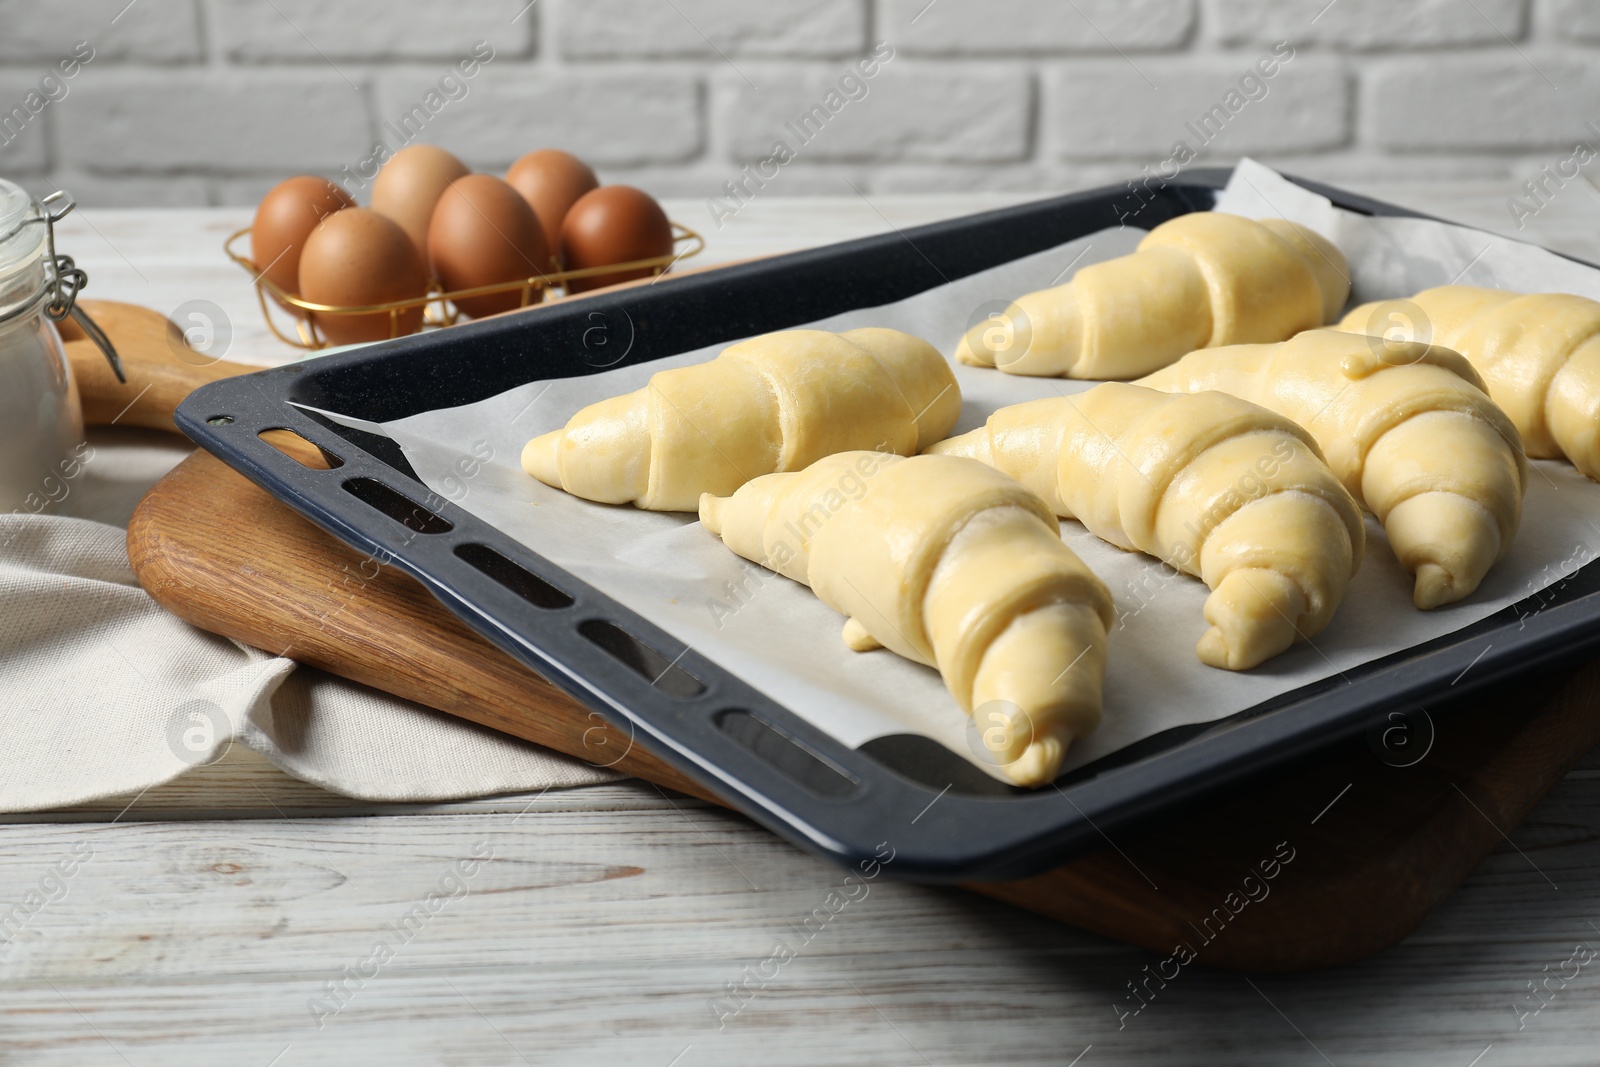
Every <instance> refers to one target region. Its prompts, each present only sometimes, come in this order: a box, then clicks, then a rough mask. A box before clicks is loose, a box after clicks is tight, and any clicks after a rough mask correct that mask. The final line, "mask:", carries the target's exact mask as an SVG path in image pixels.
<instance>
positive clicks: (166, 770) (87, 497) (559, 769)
mask: <svg viewBox="0 0 1600 1067" xmlns="http://www.w3.org/2000/svg"><path fill="white" fill-rule="evenodd" d="M90 445H91V447H92V448H93V452H92V454H91V455H90V458H89V459H88V460H87V462H86V463H85V464H84V468H83V472H82V474H81V475H79V476H78V477H77V478H75V479H73V480H72V481H70V482H68V483H65V484H66V486H67V491H66V495H65V497H64V499H60V500H59V506H54V505H53V506H52V507H51V508H50V509H49V510H48V512H47V513H43V514H10V515H0V752H3V753H4V764H3V765H4V767H5V773H4V774H3V775H0V811H5V812H15V811H31V810H38V809H44V808H53V807H60V806H63V805H68V804H75V803H81V802H84V801H89V800H95V799H100V798H104V797H111V796H120V795H134V794H138V793H139V792H140V791H142V790H145V789H148V788H150V787H152V786H155V785H159V784H161V783H163V782H166V781H169V780H171V779H173V778H176V777H177V776H179V775H181V774H183V773H184V772H185V771H188V770H190V769H191V768H192V767H194V766H197V765H200V764H204V763H209V762H211V761H213V760H215V759H217V758H219V757H220V756H221V755H222V754H223V753H224V752H225V751H226V750H227V747H228V746H229V745H231V744H233V743H235V742H237V743H240V744H243V745H246V746H248V747H250V748H252V749H254V750H256V751H257V752H259V753H261V754H262V755H263V756H265V757H266V758H267V759H269V760H271V761H272V762H273V763H274V764H276V765H277V766H278V767H280V768H282V769H283V770H284V771H286V772H287V773H289V774H291V775H294V776H295V777H297V778H301V779H304V780H305V781H308V782H311V783H313V784H315V785H318V786H321V787H323V788H324V789H329V790H332V791H333V792H336V793H342V794H344V795H346V796H351V797H356V798H359V799H363V800H375V801H429V800H450V799H459V798H463V797H470V796H480V795H486V794H493V793H507V792H519V791H525V790H537V789H542V788H547V787H557V788H559V787H567V786H576V785H588V784H593V783H596V782H604V781H611V780H614V779H615V778H616V777H617V775H616V774H614V773H613V772H610V771H606V770H602V769H599V768H595V767H592V766H590V765H588V764H585V763H583V762H581V761H579V760H576V759H573V758H571V757H568V756H565V755H561V754H559V753H555V752H552V751H549V750H548V749H544V748H541V747H539V746H537V745H533V744H530V743H527V742H523V741H519V740H517V739H515V738H512V737H509V736H506V735H504V734H500V733H497V732H495V731H493V730H488V729H485V728H483V727H479V726H475V725H473V724H471V723H468V722H465V721H462V720H460V719H455V718H452V717H450V716H448V715H444V714H442V713H440V712H436V711H433V710H431V709H428V708H424V707H422V706H421V705H418V704H413V703H410V702H408V701H403V700H398V699H396V698H394V697H391V696H388V695H386V694H384V693H380V692H378V691H376V690H373V689H369V688H367V687H365V686H362V685H358V684H356V683H353V682H347V681H345V680H343V679H340V678H337V677H334V676H332V675H329V674H326V673H324V672H322V671H318V670H314V669H311V668H307V667H301V666H298V665H297V664H295V663H294V662H293V661H292V660H288V659H282V658H279V657H275V656H271V655H268V654H267V653H265V652H261V651H258V650H256V649H253V648H249V647H247V646H244V645H241V644H239V643H237V642H234V641H230V640H227V639H225V638H221V637H217V636H215V635H212V634H209V633H206V632H204V631H202V630H199V629H197V628H195V627H193V626H190V625H189V624H188V623H185V622H183V621H182V620H181V619H179V618H177V617H176V616H174V615H172V614H170V613H169V612H167V611H166V610H165V609H163V608H162V607H160V605H158V604H156V602H155V601H153V600H152V599H150V597H149V595H148V594H146V593H145V592H144V590H142V589H140V588H139V585H138V582H137V581H136V579H135V577H134V574H133V570H132V568H131V567H130V566H129V564H128V557H127V550H126V547H125V538H126V531H125V529H123V526H124V525H125V524H126V522H127V520H128V517H129V515H130V514H131V512H132V509H133V506H134V504H135V503H136V502H137V500H138V498H139V497H140V496H141V495H142V493H143V491H144V489H146V488H148V486H149V485H151V484H154V482H155V480H156V479H157V478H158V477H160V475H161V474H162V473H164V472H165V470H166V469H167V468H168V467H170V466H171V465H172V464H173V463H175V462H176V461H177V460H178V459H181V458H182V457H183V456H184V455H185V454H187V452H188V448H189V446H188V445H187V442H181V441H179V440H178V439H176V438H170V439H167V438H164V436H163V435H159V434H155V433H146V432H141V431H120V430H109V431H92V432H91V435H90ZM55 495H57V496H58V497H59V496H60V492H59V490H57V492H56V494H55ZM197 506H204V503H203V502H197Z"/></svg>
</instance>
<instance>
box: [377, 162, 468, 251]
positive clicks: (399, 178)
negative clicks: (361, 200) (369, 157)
mask: <svg viewBox="0 0 1600 1067" xmlns="http://www.w3.org/2000/svg"><path fill="white" fill-rule="evenodd" d="M470 173H472V172H471V171H469V170H468V169H467V165H466V164H465V163H463V162H461V160H459V159H457V158H456V157H455V156H453V155H451V154H450V153H449V152H446V151H445V150H444V149H442V148H435V147H434V146H433V145H431V144H414V145H412V146H410V147H409V148H402V149H401V150H400V151H398V152H396V153H395V154H394V155H393V156H392V157H391V158H390V159H389V161H388V162H387V163H385V164H384V165H383V169H382V170H380V171H378V177H377V180H375V181H374V182H373V183H372V210H374V211H376V212H378V213H379V214H380V215H387V216H389V217H390V218H391V219H393V220H394V221H396V222H398V223H399V224H400V228H401V229H402V230H404V231H406V235H407V236H408V237H410V238H411V243H412V244H414V245H416V246H417V255H418V256H419V257H420V258H421V259H422V261H423V262H424V263H426V262H427V260H428V220H429V219H431V218H433V208H434V205H436V204H437V203H438V202H439V197H441V196H443V195H444V191H445V189H446V188H448V187H449V185H450V183H451V182H453V181H455V180H456V179H457V178H463V177H466V175H468V174H470Z"/></svg>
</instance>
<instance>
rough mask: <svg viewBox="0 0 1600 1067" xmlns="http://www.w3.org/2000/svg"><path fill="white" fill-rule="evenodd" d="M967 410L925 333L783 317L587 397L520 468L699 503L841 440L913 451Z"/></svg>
mask: <svg viewBox="0 0 1600 1067" xmlns="http://www.w3.org/2000/svg"><path fill="white" fill-rule="evenodd" d="M960 412H961V390H960V388H959V387H958V386H957V385H956V380H955V375H954V374H952V373H951V370H950V365H949V364H948V363H946V362H945V359H944V357H943V356H941V355H940V354H939V353H938V351H937V350H936V349H934V347H933V346H932V345H930V344H928V343H927V342H926V341H923V340H921V339H919V338H916V337H912V336H911V335H910V334H905V333H901V332H899V331H898V330H884V329H863V330H851V331H849V332H848V333H828V332H826V331H823V330H786V331H783V332H781V333H770V334H765V335H763V336H761V337H753V338H751V339H750V340H748V341H741V342H740V343H738V344H736V345H732V346H730V347H729V348H726V349H724V350H723V352H722V353H721V354H720V355H719V356H717V358H716V359H713V360H710V361H708V362H705V363H699V364H696V365H694V366H691V367H680V368H677V369H674V370H664V371H660V372H659V373H657V374H656V375H654V376H653V377H652V378H651V379H650V383H649V384H648V385H646V386H645V387H644V388H643V389H639V390H636V391H634V392H632V393H628V394H626V395H625V396H618V397H613V398H611V399H610V400H602V401H601V402H599V403H598V404H591V405H589V406H588V407H586V408H584V409H583V410H582V411H579V412H578V413H577V414H576V415H574V416H572V418H571V420H570V421H568V423H567V425H566V427H565V428H564V429H560V430H556V431H554V432H553V433H547V434H544V435H543V436H540V437H535V438H534V439H533V440H531V441H529V442H528V444H527V446H526V447H525V448H523V450H522V469H523V470H525V471H527V472H528V473H529V474H531V475H533V476H534V477H535V478H537V479H539V480H540V481H541V482H544V483H545V484H547V485H552V486H555V487H556V488H558V489H565V490H566V491H567V492H569V493H572V494H573V495H575V496H581V497H584V498H586V499H588V500H598V501H601V502H603V503H607V504H626V503H632V504H634V505H636V506H637V507H640V508H644V509H647V510H650V511H693V510H694V509H695V508H696V507H698V506H699V501H700V494H702V493H718V494H723V495H726V494H728V493H731V492H733V491H734V490H735V489H737V488H739V486H741V485H743V484H744V483H745V482H748V481H749V480H750V479H751V478H755V477H758V476H760V475H763V474H771V473H773V472H775V471H793V470H800V469H801V468H803V467H805V466H807V465H808V464H810V463H812V462H813V461H814V460H817V459H820V458H822V457H823V456H826V455H830V454H832V453H834V452H844V451H849V450H851V449H859V448H872V449H879V450H883V451H889V452H894V453H898V454H900V455H913V454H915V453H916V452H918V451H920V450H921V449H923V448H926V447H927V446H928V445H929V444H932V443H933V442H934V441H937V440H939V439H940V438H941V437H943V436H944V435H945V434H947V433H949V432H950V427H951V426H953V425H955V420H956V418H957V416H958V415H959V414H960Z"/></svg>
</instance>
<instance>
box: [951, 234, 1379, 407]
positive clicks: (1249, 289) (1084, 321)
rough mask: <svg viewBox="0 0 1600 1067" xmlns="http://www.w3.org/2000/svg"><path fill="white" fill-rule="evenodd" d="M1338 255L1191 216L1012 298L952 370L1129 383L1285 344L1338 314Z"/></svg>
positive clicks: (1345, 275)
mask: <svg viewBox="0 0 1600 1067" xmlns="http://www.w3.org/2000/svg"><path fill="white" fill-rule="evenodd" d="M1349 295H1350V277H1349V269H1348V267H1347V266H1346V264H1345V259H1344V256H1343V255H1342V254H1341V253H1340V252H1339V250H1338V249H1337V248H1335V247H1334V246H1333V243H1332V242H1330V241H1329V240H1328V239H1327V238H1325V237H1323V236H1321V235H1320V234H1317V233H1315V232H1313V231H1311V230H1308V229H1306V228H1305V227H1303V226H1300V225H1297V224H1296V223H1293V222H1289V221H1288V220H1286V219H1263V220H1261V221H1259V222H1257V221H1254V220H1252V219H1246V218H1241V217H1240V216H1238V215H1225V214H1223V213H1221V212H1215V211H1196V212H1192V213H1190V214H1187V215H1180V216H1178V217H1177V218H1175V219H1172V220H1170V221H1168V222H1164V223H1162V224H1161V225H1160V226H1157V227H1156V228H1155V229H1153V230H1151V231H1150V232H1149V233H1148V234H1146V235H1145V237H1144V239H1143V240H1142V241H1140V242H1139V247H1138V249H1137V250H1136V251H1134V252H1132V253H1130V254H1129V255H1126V256H1120V257H1118V258H1116V259H1111V260H1107V261H1105V262H1103V263H1094V264H1091V265H1090V266H1087V267H1084V268H1083V269H1082V270H1080V271H1078V273H1077V275H1076V276H1075V277H1074V278H1073V279H1072V281H1070V282H1068V283H1067V284H1066V285H1062V286H1058V287H1056V288H1054V289H1044V290H1041V291H1039V292H1036V293H1029V294H1028V295H1026V296H1022V297H1018V298H1017V299H1016V301H1014V302H1013V303H1012V304H1011V306H1010V307H1009V308H1007V309H1006V311H1005V313H1004V314H1001V315H995V316H991V321H988V322H980V323H978V324H977V325H976V326H974V327H972V329H971V330H969V331H968V332H967V335H966V337H964V338H963V339H962V341H961V345H960V347H959V348H958V349H957V350H956V359H958V360H960V361H961V362H962V363H969V364H972V365H974V366H983V367H996V366H998V367H999V368H1000V369H1001V370H1003V371H1005V372H1006V373H1008V374H1028V375H1034V376H1036V377H1048V378H1099V379H1105V378H1137V377H1138V376H1139V375H1141V374H1148V373H1149V372H1151V371H1153V370H1156V369H1158V368H1160V367H1165V366H1166V365H1167V364H1169V363H1171V362H1173V361H1174V360H1176V359H1178V358H1179V357H1180V356H1182V355H1183V354H1184V353H1186V352H1192V351H1194V350H1195V349H1197V348H1215V347H1217V346H1219V345H1235V344H1244V343H1247V342H1257V341H1282V340H1284V339H1286V338H1289V337H1293V336H1294V335H1295V334H1297V333H1299V332H1300V331H1301V330H1309V329H1312V328H1313V327H1317V326H1321V325H1322V324H1323V323H1325V322H1328V321H1330V320H1331V319H1333V317H1334V316H1336V315H1338V314H1339V309H1340V308H1342V307H1344V302H1345V300H1346V299H1347V298H1348V297H1349Z"/></svg>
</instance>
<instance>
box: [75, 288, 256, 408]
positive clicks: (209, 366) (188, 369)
mask: <svg viewBox="0 0 1600 1067" xmlns="http://www.w3.org/2000/svg"><path fill="white" fill-rule="evenodd" d="M78 303H79V304H80V306H82V307H83V309H84V310H85V311H87V312H88V313H89V317H90V318H92V319H94V321H95V322H96V323H98V324H99V326H100V328H101V329H103V330H104V331H105V332H106V335H107V336H108V337H110V338H111V342H112V344H114V345H116V346H117V354H118V355H120V356H121V357H122V366H123V369H124V371H125V372H126V373H127V376H128V381H127V383H126V384H124V383H122V382H119V381H117V377H116V375H115V374H113V373H111V365H110V364H109V363H107V362H106V357H105V354H104V353H102V352H101V351H100V349H98V348H97V347H95V343H94V342H93V341H91V340H89V338H88V337H87V336H86V335H85V334H84V332H83V330H82V329H80V328H79V326H78V324H77V323H75V322H73V321H72V320H71V319H67V320H66V321H65V322H61V323H58V324H57V326H56V328H57V329H58V330H59V331H60V333H61V339H62V341H64V342H65V343H66V349H67V362H68V363H70V364H71V365H72V376H73V378H74V379H75V380H76V381H77V385H78V398H79V401H80V402H81V403H82V405H83V421H84V422H85V423H86V424H88V425H90V426H107V425H110V424H111V423H116V424H117V425H118V426H144V427H148V428H149V429H152V430H166V431H168V432H170V433H177V432H178V428H177V427H176V426H174V425H173V422H172V413H173V412H174V411H176V410H177V408H178V405H179V404H180V403H182V402H183V398H184V397H186V396H188V395H189V394H190V393H192V392H194V390H196V389H198V388H200V386H202V385H206V384H208V383H210V382H214V381H218V380H219V379H222V378H231V377H233V376H234V375H237V374H248V373H249V372H250V371H254V370H261V369H262V368H260V367H256V366H251V365H249V364H245V363H233V362H230V361H226V360H217V359H213V358H212V357H210V356H207V355H204V354H203V353H200V352H197V351H195V350H194V349H193V348H191V347H190V346H189V344H188V342H186V341H185V340H184V339H183V331H182V330H180V329H178V327H177V326H176V325H175V324H174V323H173V322H172V321H171V320H170V319H168V318H167V317H166V316H165V315H163V314H161V313H160V312H159V311H152V310H150V309H149V308H145V307H139V306H138V305H137V304H124V303H121V302H119V301H114V300H80V301H79V302H78Z"/></svg>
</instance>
